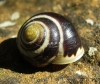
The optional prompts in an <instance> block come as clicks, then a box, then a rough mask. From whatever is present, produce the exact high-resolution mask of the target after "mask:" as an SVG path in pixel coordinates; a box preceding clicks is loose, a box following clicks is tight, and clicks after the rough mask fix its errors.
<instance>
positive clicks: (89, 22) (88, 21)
mask: <svg viewBox="0 0 100 84" xmlns="http://www.w3.org/2000/svg"><path fill="white" fill-rule="evenodd" d="M86 22H87V23H88V24H90V25H93V24H94V21H93V20H92V19H89V18H88V19H86Z"/></svg>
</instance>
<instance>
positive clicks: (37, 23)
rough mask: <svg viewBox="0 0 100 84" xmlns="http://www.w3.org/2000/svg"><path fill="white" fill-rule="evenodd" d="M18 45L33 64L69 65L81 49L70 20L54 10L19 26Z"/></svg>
mask: <svg viewBox="0 0 100 84" xmlns="http://www.w3.org/2000/svg"><path fill="white" fill-rule="evenodd" d="M17 44H18V48H19V50H20V52H21V53H22V54H23V55H24V57H25V59H28V60H29V61H30V62H31V63H32V64H33V65H34V66H38V67H39V66H40V67H41V66H46V65H48V64H49V63H50V62H51V61H52V63H53V64H68V63H71V62H74V61H76V60H78V59H79V58H81V57H82V55H83V54H84V49H83V47H82V45H81V41H80V38H79V36H78V33H77V31H76V30H75V28H74V26H73V25H72V23H71V22H70V21H68V20H67V19H65V18H64V17H63V16H61V15H59V14H56V13H40V14H37V15H35V16H32V17H31V18H30V19H29V20H27V21H26V22H25V23H24V24H23V25H22V27H21V29H20V31H19V33H18V38H17Z"/></svg>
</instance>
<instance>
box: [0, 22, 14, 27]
mask: <svg viewBox="0 0 100 84" xmlns="http://www.w3.org/2000/svg"><path fill="white" fill-rule="evenodd" d="M15 24H16V23H15V22H11V21H5V22H2V23H0V27H8V26H14V25H15Z"/></svg>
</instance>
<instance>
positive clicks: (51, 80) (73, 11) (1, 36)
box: [0, 0, 100, 84]
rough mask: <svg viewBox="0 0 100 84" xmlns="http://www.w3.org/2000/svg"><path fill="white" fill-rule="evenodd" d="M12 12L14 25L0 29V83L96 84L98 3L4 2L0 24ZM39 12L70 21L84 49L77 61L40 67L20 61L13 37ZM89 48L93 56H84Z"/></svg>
mask: <svg viewBox="0 0 100 84" xmlns="http://www.w3.org/2000/svg"><path fill="white" fill-rule="evenodd" d="M0 2H1V1H0ZM16 11H17V12H19V13H20V17H18V18H17V19H14V22H15V23H16V24H15V25H12V26H6V27H0V84H100V1H99V0H84V1H83V0H82V1H81V0H63V1H61V0H16V1H14V0H6V2H5V3H4V4H3V5H1V6H0V23H2V22H5V21H10V20H11V19H10V18H11V15H12V14H13V13H14V12H16ZM40 12H56V13H59V14H61V15H64V16H65V17H67V18H68V19H70V21H72V23H73V24H74V26H75V28H76V29H77V31H78V33H79V35H80V37H81V40H82V43H83V46H84V48H85V54H84V56H83V57H82V58H81V59H80V60H79V61H77V62H75V63H72V64H68V65H63V66H56V65H49V66H47V67H44V68H36V67H33V66H31V65H30V64H28V63H27V62H26V61H24V59H23V58H22V57H21V55H20V53H19V51H18V49H17V45H16V36H17V33H18V31H19V29H20V27H21V25H22V24H23V23H24V22H25V21H26V20H27V19H28V18H29V17H31V16H32V15H34V14H37V13H40ZM87 19H89V20H92V23H93V24H92V25H91V23H90V22H87V21H86V20H87ZM89 47H95V48H96V49H97V51H96V52H94V53H95V54H94V55H93V56H89V55H88V51H89Z"/></svg>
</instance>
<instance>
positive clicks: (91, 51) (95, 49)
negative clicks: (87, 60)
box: [88, 47, 97, 56]
mask: <svg viewBox="0 0 100 84" xmlns="http://www.w3.org/2000/svg"><path fill="white" fill-rule="evenodd" d="M95 51H97V48H95V47H89V51H88V54H89V56H94V55H95Z"/></svg>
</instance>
